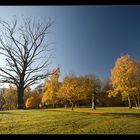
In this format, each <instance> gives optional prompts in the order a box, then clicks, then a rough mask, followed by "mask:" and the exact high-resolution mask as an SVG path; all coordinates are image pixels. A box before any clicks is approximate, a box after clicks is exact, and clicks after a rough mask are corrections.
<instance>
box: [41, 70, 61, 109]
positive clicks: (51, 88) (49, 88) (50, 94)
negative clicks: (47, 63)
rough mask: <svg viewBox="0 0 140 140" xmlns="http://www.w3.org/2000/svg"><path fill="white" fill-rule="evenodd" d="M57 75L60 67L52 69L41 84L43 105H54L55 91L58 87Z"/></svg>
mask: <svg viewBox="0 0 140 140" xmlns="http://www.w3.org/2000/svg"><path fill="white" fill-rule="evenodd" d="M59 75H60V69H59V68H57V69H54V70H53V71H52V75H51V77H50V80H49V79H46V81H45V84H44V86H43V90H42V92H43V97H42V104H45V105H53V107H54V106H55V102H56V100H57V99H56V98H57V97H56V93H57V91H58V89H59V81H58V79H59Z"/></svg>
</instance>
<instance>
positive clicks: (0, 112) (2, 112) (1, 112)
mask: <svg viewBox="0 0 140 140" xmlns="http://www.w3.org/2000/svg"><path fill="white" fill-rule="evenodd" d="M0 114H13V113H11V112H4V111H0Z"/></svg>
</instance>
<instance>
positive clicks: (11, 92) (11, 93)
mask: <svg viewBox="0 0 140 140" xmlns="http://www.w3.org/2000/svg"><path fill="white" fill-rule="evenodd" d="M2 95H3V98H4V105H3V108H4V109H8V110H11V109H16V107H17V91H16V87H15V86H13V85H9V87H7V88H4V89H3V94H2Z"/></svg>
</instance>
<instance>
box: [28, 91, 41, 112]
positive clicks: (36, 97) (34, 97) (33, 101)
mask: <svg viewBox="0 0 140 140" xmlns="http://www.w3.org/2000/svg"><path fill="white" fill-rule="evenodd" d="M41 98H42V95H41V94H40V93H39V92H38V91H36V90H33V91H32V92H31V95H30V97H29V98H28V99H27V100H26V102H25V106H26V108H28V109H29V108H39V104H40V103H41Z"/></svg>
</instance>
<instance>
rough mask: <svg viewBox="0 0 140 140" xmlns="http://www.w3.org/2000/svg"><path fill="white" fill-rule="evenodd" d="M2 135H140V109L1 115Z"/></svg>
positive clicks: (43, 110) (54, 111)
mask: <svg viewBox="0 0 140 140" xmlns="http://www.w3.org/2000/svg"><path fill="white" fill-rule="evenodd" d="M0 134H140V108H139V109H136V108H133V109H128V108H124V107H123V108H122V107H112V108H111V107H106V108H97V110H93V111H92V110H91V109H90V108H76V109H75V110H74V111H73V112H72V111H71V109H64V108H62V109H60V108H59V109H39V110H37V109H36V110H10V111H0Z"/></svg>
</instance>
